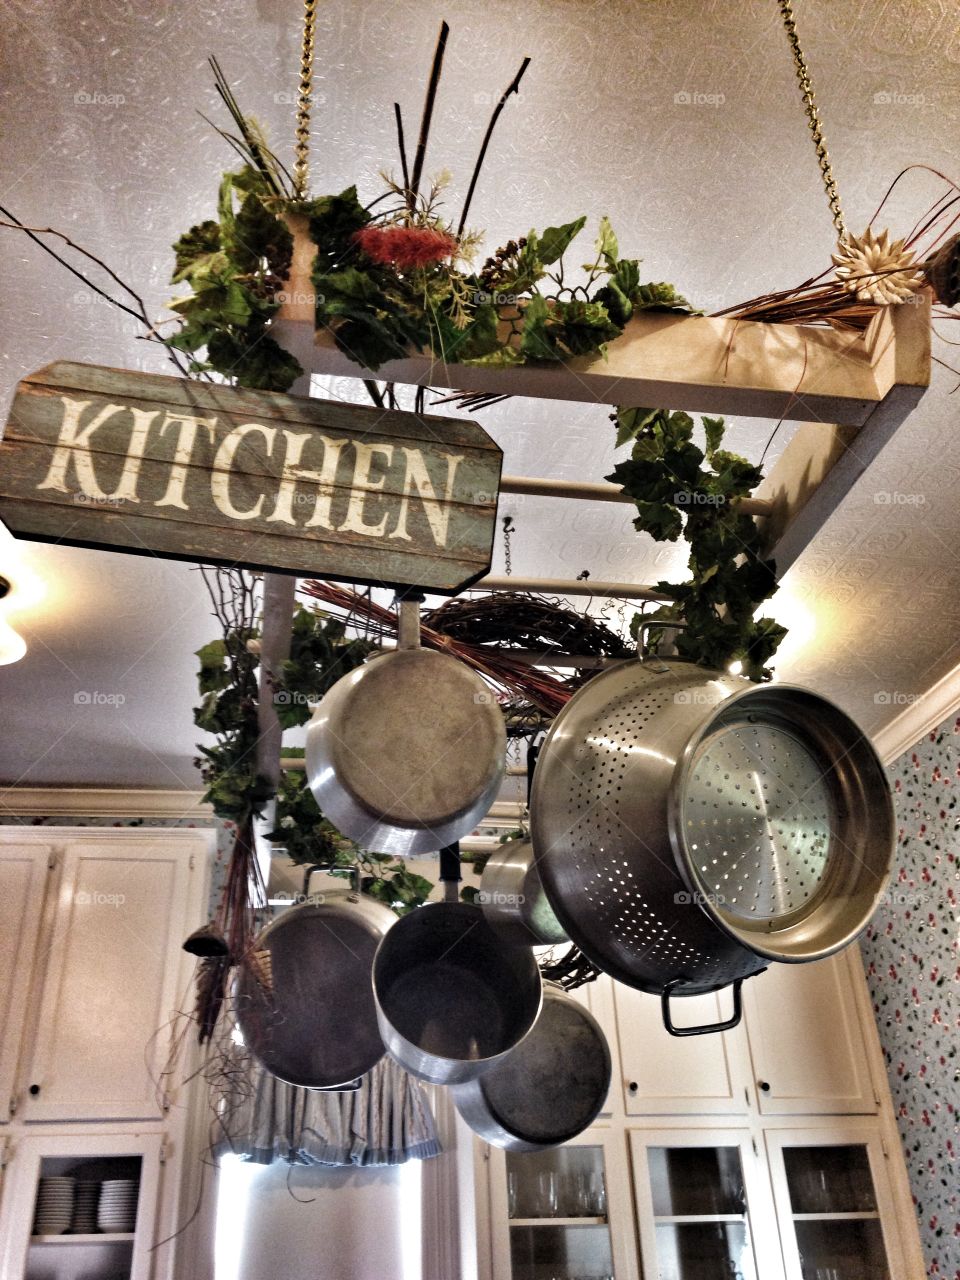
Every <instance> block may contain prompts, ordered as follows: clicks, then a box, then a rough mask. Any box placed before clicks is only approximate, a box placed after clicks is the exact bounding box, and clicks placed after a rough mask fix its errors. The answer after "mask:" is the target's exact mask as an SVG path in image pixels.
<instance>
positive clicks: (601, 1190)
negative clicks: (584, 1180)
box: [589, 1169, 607, 1218]
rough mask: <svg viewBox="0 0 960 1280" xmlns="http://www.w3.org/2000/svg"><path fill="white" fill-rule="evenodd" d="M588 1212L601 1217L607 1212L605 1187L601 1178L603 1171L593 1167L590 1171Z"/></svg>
mask: <svg viewBox="0 0 960 1280" xmlns="http://www.w3.org/2000/svg"><path fill="white" fill-rule="evenodd" d="M589 1205H590V1207H589V1213H590V1215H591V1216H592V1217H597V1218H602V1217H605V1216H606V1212H607V1187H606V1183H605V1182H604V1180H603V1171H602V1170H601V1169H594V1170H593V1171H592V1172H591V1173H590V1202H589Z"/></svg>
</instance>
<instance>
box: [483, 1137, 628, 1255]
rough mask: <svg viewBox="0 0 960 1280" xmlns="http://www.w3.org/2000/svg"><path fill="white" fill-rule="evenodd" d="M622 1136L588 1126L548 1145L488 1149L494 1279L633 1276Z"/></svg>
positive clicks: (624, 1152)
mask: <svg viewBox="0 0 960 1280" xmlns="http://www.w3.org/2000/svg"><path fill="white" fill-rule="evenodd" d="M622 1141H623V1140H622V1137H620V1136H616V1137H615V1136H614V1135H612V1134H611V1133H610V1132H609V1131H608V1130H599V1129H593V1130H588V1131H587V1133H585V1134H582V1135H581V1136H580V1137H579V1138H576V1139H574V1141H572V1142H568V1143H565V1144H564V1145H563V1146H561V1147H554V1148H552V1149H551V1150H549V1151H542V1152H514V1151H507V1152H503V1151H496V1150H491V1153H490V1155H491V1174H492V1177H491V1191H490V1208H491V1219H492V1233H493V1245H494V1248H493V1257H494V1265H493V1276H494V1280H637V1267H636V1244H635V1235H634V1227H633V1214H632V1211H631V1206H630V1192H629V1184H628V1177H627V1172H626V1165H627V1160H626V1151H625V1150H624V1151H619V1150H617V1151H614V1150H613V1144H614V1143H616V1144H618V1145H619V1144H620V1143H621V1142H622Z"/></svg>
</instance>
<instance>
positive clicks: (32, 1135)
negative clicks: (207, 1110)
mask: <svg viewBox="0 0 960 1280" xmlns="http://www.w3.org/2000/svg"><path fill="white" fill-rule="evenodd" d="M5 1141H6V1151H7V1154H6V1169H5V1172H4V1188H3V1191H4V1193H3V1200H2V1205H0V1241H2V1244H0V1250H2V1252H0V1275H2V1276H3V1280H54V1278H55V1280H85V1278H86V1277H93V1276H97V1277H99V1276H103V1277H110V1280H113V1278H114V1277H116V1278H117V1280H121V1278H122V1280H150V1277H151V1266H152V1254H151V1249H152V1247H153V1245H154V1244H155V1243H156V1237H157V1222H158V1218H157V1210H158V1200H159V1193H160V1174H161V1163H162V1158H163V1135H162V1134H160V1133H159V1132H156V1133H118V1132H116V1131H113V1130H112V1131H110V1132H103V1133H99V1132H98V1133H96V1134H82V1133H81V1134H77V1133H74V1134H62V1133H54V1132H43V1131H40V1132H37V1131H33V1132H29V1133H24V1132H19V1133H17V1134H14V1135H10V1136H8V1137H7V1138H6V1139H5ZM47 1177H60V1178H63V1177H70V1178H72V1179H79V1180H86V1181H101V1185H102V1179H107V1178H110V1179H114V1178H125V1179H127V1178H129V1179H133V1180H134V1181H135V1183H136V1185H137V1193H136V1215H135V1220H134V1224H133V1230H132V1231H98V1232H95V1233H93V1232H91V1233H84V1234H79V1233H78V1234H70V1233H65V1232H60V1231H57V1232H56V1233H49V1232H48V1233H47V1234H43V1235H41V1234H37V1232H36V1230H35V1228H36V1226H37V1223H36V1221H35V1218H36V1209H37V1196H38V1190H39V1187H40V1182H41V1179H42V1178H47ZM97 1194H98V1196H99V1195H100V1194H102V1192H98V1193H97Z"/></svg>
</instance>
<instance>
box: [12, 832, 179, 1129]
mask: <svg viewBox="0 0 960 1280" xmlns="http://www.w3.org/2000/svg"><path fill="white" fill-rule="evenodd" d="M189 871H190V868H189V863H188V860H187V851H186V850H185V849H184V843H183V841H179V842H176V843H174V842H172V841H169V840H168V841H167V842H166V843H164V840H163V838H162V836H158V837H157V838H155V839H154V838H147V837H145V836H139V837H138V838H137V839H136V840H130V841H129V842H128V841H120V840H118V841H111V842H109V843H108V842H106V841H105V842H103V843H101V844H99V845H98V844H97V843H96V842H95V841H94V840H91V841H89V842H87V841H84V842H81V841H77V842H75V843H71V844H70V845H68V846H67V850H66V856H65V860H64V869H63V877H62V880H61V885H60V897H59V903H58V911H57V921H56V927H55V931H54V940H53V948H52V951H51V956H50V965H49V970H48V973H47V978H46V982H45V984H44V992H43V999H42V1002H41V1008H40V1017H39V1038H38V1043H37V1048H36V1053H35V1056H34V1060H33V1064H32V1066H31V1070H30V1076H31V1079H30V1081H29V1083H30V1094H31V1096H28V1097H27V1099H26V1102H25V1107H24V1116H25V1118H26V1119H28V1120H65V1119H109V1118H118V1119H120V1118H131V1119H134V1118H148V1117H153V1118H156V1117H157V1116H158V1115H159V1114H160V1113H161V1109H162V1108H161V1104H160V1102H159V1100H158V1097H157V1088H156V1086H155V1084H154V1079H156V1077H157V1076H158V1074H159V1071H160V1069H161V1068H162V1066H163V1059H164V1057H165V1055H166V1051H167V1046H168V1043H169V1026H168V1024H169V1021H170V1018H171V1014H172V1011H173V1010H174V1008H175V1007H176V1004H177V992H176V989H175V988H176V981H177V972H178V969H179V961H180V943H181V942H182V939H183V929H184V922H185V919H186V905H187V887H188V879H189ZM34 1089H36V1090H37V1092H36V1094H35V1095H34V1093H33V1091H34Z"/></svg>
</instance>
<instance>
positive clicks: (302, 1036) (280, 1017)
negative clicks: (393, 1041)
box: [236, 868, 397, 1089]
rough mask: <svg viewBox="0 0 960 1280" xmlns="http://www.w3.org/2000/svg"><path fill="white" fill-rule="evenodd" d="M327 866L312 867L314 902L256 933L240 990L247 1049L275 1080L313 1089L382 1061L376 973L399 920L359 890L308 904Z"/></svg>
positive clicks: (320, 896) (239, 1008)
mask: <svg viewBox="0 0 960 1280" xmlns="http://www.w3.org/2000/svg"><path fill="white" fill-rule="evenodd" d="M323 869H324V868H310V869H308V871H307V873H306V876H305V878H304V897H305V899H306V900H305V901H304V902H303V903H301V904H300V905H298V906H294V907H287V908H286V909H285V910H284V912H283V914H282V915H280V916H279V917H278V918H277V919H276V920H274V921H273V922H272V923H271V924H269V925H267V927H266V928H265V929H264V930H262V932H261V933H260V934H259V935H258V936H257V938H256V939H255V941H254V944H253V947H252V948H251V950H250V952H249V953H248V954H247V956H245V957H244V959H243V960H242V961H241V963H240V965H239V966H238V977H237V988H236V994H237V1021H238V1023H239V1025H240V1030H241V1032H242V1034H243V1040H244V1044H245V1045H246V1046H247V1048H248V1049H249V1050H250V1052H251V1053H252V1054H253V1056H254V1057H255V1058H256V1059H257V1061H258V1062H260V1063H262V1065H263V1066H264V1067H266V1068H267V1070H268V1071H271V1072H272V1073H273V1074H274V1075H275V1076H279V1077H280V1079H281V1080H286V1081H287V1082H288V1083H289V1084H295V1085H301V1086H303V1087H304V1088H308V1089H324V1088H331V1087H333V1086H335V1085H342V1084H344V1083H345V1082H346V1081H349V1080H353V1079H355V1078H356V1077H357V1076H362V1075H363V1074H364V1073H365V1072H367V1071H369V1070H370V1069H371V1068H372V1067H374V1066H376V1064H377V1063H378V1062H379V1061H380V1059H381V1058H382V1057H383V1054H384V1045H383V1041H382V1039H381V1038H380V1032H379V1029H378V1026H377V1010H376V1006H375V1004H374V1000H373V993H372V991H371V990H370V973H371V970H372V968H373V959H374V955H375V954H376V950H377V947H378V945H379V943H380V941H381V940H382V938H383V937H384V936H385V935H386V933H387V931H388V930H389V929H390V928H391V927H392V926H393V925H395V924H396V922H397V917H396V916H395V915H394V914H393V912H392V911H391V910H390V909H389V907H386V906H384V905H383V903H380V902H377V901H375V899H373V898H370V897H368V896H367V895H366V894H362V893H360V892H359V889H358V887H357V886H356V884H355V886H354V888H353V889H349V888H348V889H344V890H334V891H332V892H325V893H323V894H316V895H313V896H312V897H308V896H307V890H308V887H309V880H310V875H311V873H312V871H314V870H323ZM358 877H359V873H358Z"/></svg>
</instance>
